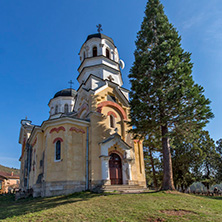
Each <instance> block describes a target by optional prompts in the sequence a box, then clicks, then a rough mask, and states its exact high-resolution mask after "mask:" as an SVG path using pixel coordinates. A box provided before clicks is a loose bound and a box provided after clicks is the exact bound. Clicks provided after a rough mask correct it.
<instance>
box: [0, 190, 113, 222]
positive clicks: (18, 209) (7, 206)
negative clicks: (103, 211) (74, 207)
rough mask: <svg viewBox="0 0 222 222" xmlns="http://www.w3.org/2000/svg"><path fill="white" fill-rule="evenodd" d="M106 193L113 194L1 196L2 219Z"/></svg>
mask: <svg viewBox="0 0 222 222" xmlns="http://www.w3.org/2000/svg"><path fill="white" fill-rule="evenodd" d="M104 195H105V196H107V195H112V194H111V193H107V194H106V193H105V194H104V193H102V194H96V193H90V192H80V193H74V194H71V195H66V196H57V197H46V198H40V197H39V198H27V199H21V200H18V201H15V200H14V195H7V196H0V220H1V219H6V218H10V217H16V216H21V215H25V214H28V213H35V212H38V211H42V210H45V209H50V208H54V207H56V206H59V205H65V204H70V203H75V202H79V201H87V200H89V199H91V198H94V197H98V196H104Z"/></svg>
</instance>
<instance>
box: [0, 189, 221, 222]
mask: <svg viewBox="0 0 222 222" xmlns="http://www.w3.org/2000/svg"><path fill="white" fill-rule="evenodd" d="M0 221H96V222H97V221H198V222H199V221H201V222H202V221H222V197H205V196H194V195H188V194H181V193H175V192H173V193H171V192H155V193H152V192H150V193H143V194H115V193H114V194H111V193H105V194H94V193H90V192H83V193H76V194H72V195H68V196H58V197H50V198H34V199H33V198H29V199H25V200H19V201H14V197H13V196H0Z"/></svg>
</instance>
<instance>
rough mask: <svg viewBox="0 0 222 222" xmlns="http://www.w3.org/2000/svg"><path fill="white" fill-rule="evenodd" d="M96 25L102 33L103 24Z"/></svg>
mask: <svg viewBox="0 0 222 222" xmlns="http://www.w3.org/2000/svg"><path fill="white" fill-rule="evenodd" d="M96 27H97V31H98V33H100V32H101V31H103V29H102V25H101V24H99V25H97V26H96Z"/></svg>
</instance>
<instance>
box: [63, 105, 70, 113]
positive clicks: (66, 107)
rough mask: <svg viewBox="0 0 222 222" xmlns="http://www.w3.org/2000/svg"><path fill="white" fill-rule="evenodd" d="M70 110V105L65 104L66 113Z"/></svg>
mask: <svg viewBox="0 0 222 222" xmlns="http://www.w3.org/2000/svg"><path fill="white" fill-rule="evenodd" d="M68 112H69V105H68V104H65V106H64V113H68Z"/></svg>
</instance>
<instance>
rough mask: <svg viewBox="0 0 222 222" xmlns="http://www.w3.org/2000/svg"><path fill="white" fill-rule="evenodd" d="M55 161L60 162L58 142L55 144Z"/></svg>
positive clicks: (59, 145)
mask: <svg viewBox="0 0 222 222" xmlns="http://www.w3.org/2000/svg"><path fill="white" fill-rule="evenodd" d="M55 160H61V141H60V140H58V141H57V142H56V144H55Z"/></svg>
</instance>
